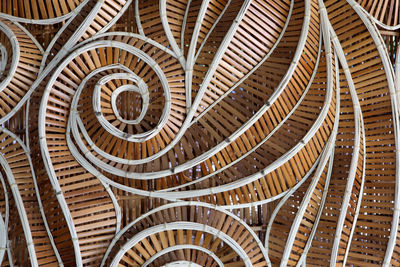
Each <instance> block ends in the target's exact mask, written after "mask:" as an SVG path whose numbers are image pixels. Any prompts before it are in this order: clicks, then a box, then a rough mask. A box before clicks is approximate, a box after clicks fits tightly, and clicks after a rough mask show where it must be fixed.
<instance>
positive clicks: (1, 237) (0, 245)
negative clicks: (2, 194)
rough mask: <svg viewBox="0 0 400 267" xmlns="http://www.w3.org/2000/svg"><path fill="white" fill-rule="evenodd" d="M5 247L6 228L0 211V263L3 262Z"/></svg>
mask: <svg viewBox="0 0 400 267" xmlns="http://www.w3.org/2000/svg"><path fill="white" fill-rule="evenodd" d="M6 249H7V228H6V225H5V224H4V221H3V216H2V214H1V212H0V265H1V264H2V262H3V259H4V254H5V252H6Z"/></svg>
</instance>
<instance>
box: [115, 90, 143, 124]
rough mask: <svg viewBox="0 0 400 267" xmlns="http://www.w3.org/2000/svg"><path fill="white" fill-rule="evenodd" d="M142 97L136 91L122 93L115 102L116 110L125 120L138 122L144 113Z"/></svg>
mask: <svg viewBox="0 0 400 267" xmlns="http://www.w3.org/2000/svg"><path fill="white" fill-rule="evenodd" d="M142 104H143V99H142V96H141V95H140V94H139V93H138V92H135V91H124V92H121V93H120V94H119V95H118V96H117V97H116V101H115V105H116V110H117V113H118V114H119V116H120V117H121V118H122V119H124V120H129V121H132V120H137V119H138V117H139V115H140V113H141V111H142Z"/></svg>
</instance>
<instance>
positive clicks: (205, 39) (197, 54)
mask: <svg viewBox="0 0 400 267" xmlns="http://www.w3.org/2000/svg"><path fill="white" fill-rule="evenodd" d="M190 1H191V0H190ZM231 1H232V0H228V2H227V3H226V4H225V6H224V9H223V10H222V11H221V14H219V16H218V18H217V19H216V20H215V22H214V24H213V25H212V26H211V28H210V30H209V31H208V33H207V35H206V36H205V37H204V39H203V41H202V42H201V44H200V46H199V49H198V50H197V53H196V55H195V56H194V60H193V62H196V61H197V57H198V56H199V54H200V52H201V50H202V49H203V46H204V45H205V44H206V42H207V40H208V38H209V37H210V35H211V33H212V32H213V30H214V28H215V26H217V24H218V22H219V21H220V20H221V18H222V16H223V15H224V14H225V11H226V10H227V9H228V7H229V5H230V4H231ZM193 64H194V63H193Z"/></svg>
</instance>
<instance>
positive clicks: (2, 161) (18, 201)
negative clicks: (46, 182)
mask: <svg viewBox="0 0 400 267" xmlns="http://www.w3.org/2000/svg"><path fill="white" fill-rule="evenodd" d="M0 166H2V167H3V170H4V173H5V174H6V177H7V180H8V184H9V186H10V189H11V192H12V194H13V197H14V201H15V205H16V206H17V210H18V214H19V218H20V220H21V225H22V229H23V230H24V235H25V241H26V246H27V248H28V253H29V259H30V262H31V265H32V266H39V265H38V261H37V258H36V253H35V246H34V244H33V239H32V232H31V229H30V226H29V220H28V216H27V214H26V210H25V206H24V202H23V200H22V197H21V194H20V193H19V189H18V186H17V183H16V181H15V178H14V175H13V173H12V170H11V168H10V166H9V165H8V163H7V159H6V158H5V157H4V156H3V154H1V153H0Z"/></svg>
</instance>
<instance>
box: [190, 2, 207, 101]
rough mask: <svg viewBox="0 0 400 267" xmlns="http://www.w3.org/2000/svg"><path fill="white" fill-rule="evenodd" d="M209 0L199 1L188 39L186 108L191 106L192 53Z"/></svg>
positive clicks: (193, 52)
mask: <svg viewBox="0 0 400 267" xmlns="http://www.w3.org/2000/svg"><path fill="white" fill-rule="evenodd" d="M209 3H210V0H203V1H202V2H201V6H200V10H199V13H198V14H197V19H196V23H195V25H194V30H193V34H192V39H191V41H190V45H189V50H188V54H187V58H186V67H185V97H186V108H187V109H189V108H190V107H191V106H192V78H193V65H194V54H195V52H196V51H195V50H196V46H197V39H198V38H199V33H200V28H201V23H202V22H203V20H204V16H205V15H206V11H207V7H208V4H209Z"/></svg>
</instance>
